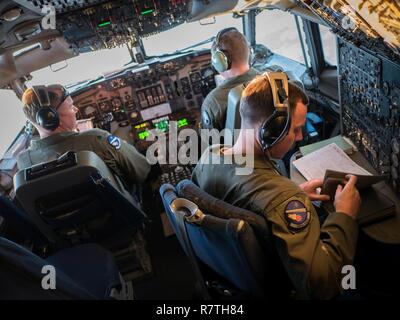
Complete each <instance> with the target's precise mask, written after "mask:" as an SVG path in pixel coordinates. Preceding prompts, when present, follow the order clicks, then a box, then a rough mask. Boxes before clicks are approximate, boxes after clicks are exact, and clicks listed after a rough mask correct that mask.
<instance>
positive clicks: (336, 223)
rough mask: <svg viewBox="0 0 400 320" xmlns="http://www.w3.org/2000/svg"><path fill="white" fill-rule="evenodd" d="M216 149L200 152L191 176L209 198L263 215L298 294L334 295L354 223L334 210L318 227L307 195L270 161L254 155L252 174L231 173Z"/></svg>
mask: <svg viewBox="0 0 400 320" xmlns="http://www.w3.org/2000/svg"><path fill="white" fill-rule="evenodd" d="M220 148H221V145H214V146H212V147H210V148H209V149H207V150H206V151H205V152H204V154H203V155H202V157H201V159H200V161H199V163H198V164H197V166H196V168H195V169H194V171H193V176H192V180H193V181H194V182H195V183H196V184H197V185H198V186H199V187H200V188H201V189H203V190H205V191H206V192H208V193H209V194H211V195H213V196H214V197H216V198H219V199H221V200H224V201H226V202H228V203H230V204H232V205H235V206H238V207H241V208H245V209H248V210H250V211H252V212H254V213H257V214H260V215H263V216H264V217H265V219H267V221H268V225H269V227H270V229H271V232H272V238H273V239H272V242H273V243H274V244H275V249H276V251H277V253H278V255H279V257H280V259H281V262H282V265H283V266H284V268H285V270H286V274H287V275H288V276H289V278H290V280H291V282H292V285H293V287H294V289H295V291H296V293H297V296H298V297H300V298H317V299H329V298H332V297H334V296H335V295H337V294H339V293H340V292H341V276H342V274H341V271H342V267H343V266H344V265H348V264H349V265H350V264H352V260H353V258H354V254H355V249H356V242H357V235H358V227H357V223H356V222H355V221H354V220H353V219H352V218H350V217H349V216H347V215H345V214H343V213H338V212H335V213H331V214H330V215H329V216H328V217H327V219H326V220H325V222H324V224H323V225H322V226H320V222H319V219H318V216H317V213H316V211H315V208H314V207H313V205H312V202H311V201H310V199H309V198H308V197H307V195H306V194H305V193H304V192H303V191H302V190H301V189H300V188H299V187H298V186H297V185H296V184H295V183H294V182H292V181H291V180H289V179H287V178H286V177H284V176H281V175H279V173H278V172H277V171H276V170H275V168H274V165H273V164H272V162H270V161H269V160H268V159H266V158H264V157H263V156H262V155H256V156H255V157H254V170H253V172H252V173H251V174H250V175H237V174H236V171H235V169H236V168H238V167H240V166H239V165H238V164H236V163H235V161H232V162H231V164H229V163H227V160H226V158H224V156H223V155H222V154H221V152H220ZM228 157H229V156H228ZM230 159H231V158H230ZM207 161H208V163H211V164H207ZM211 161H212V162H211ZM212 163H220V164H212ZM270 276H271V275H270ZM282 281H283V280H282Z"/></svg>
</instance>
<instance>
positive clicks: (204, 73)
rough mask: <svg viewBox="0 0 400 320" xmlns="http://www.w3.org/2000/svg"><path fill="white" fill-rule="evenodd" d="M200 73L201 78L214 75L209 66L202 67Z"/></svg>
mask: <svg viewBox="0 0 400 320" xmlns="http://www.w3.org/2000/svg"><path fill="white" fill-rule="evenodd" d="M201 73H202V74H203V78H208V77H213V76H214V71H213V70H212V69H211V68H207V69H204V70H202V72H201Z"/></svg>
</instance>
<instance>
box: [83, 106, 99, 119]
mask: <svg viewBox="0 0 400 320" xmlns="http://www.w3.org/2000/svg"><path fill="white" fill-rule="evenodd" d="M83 112H84V114H85V116H86V117H88V118H90V117H95V116H96V114H97V110H96V108H94V107H93V106H92V105H90V106H87V107H86V108H84V109H83Z"/></svg>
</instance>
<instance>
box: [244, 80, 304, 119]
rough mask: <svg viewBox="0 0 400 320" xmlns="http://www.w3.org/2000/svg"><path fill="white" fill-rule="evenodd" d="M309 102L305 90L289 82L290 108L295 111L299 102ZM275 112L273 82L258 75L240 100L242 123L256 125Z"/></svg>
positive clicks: (291, 111)
mask: <svg viewBox="0 0 400 320" xmlns="http://www.w3.org/2000/svg"><path fill="white" fill-rule="evenodd" d="M299 101H300V102H302V103H303V104H305V105H307V104H308V97H307V95H306V94H305V93H304V91H303V90H302V89H301V88H300V87H298V86H297V85H295V84H294V83H292V82H289V108H290V113H293V111H294V109H295V107H296V105H297V103H298V102H299ZM273 112H274V102H273V98H272V90H271V84H270V83H269V81H268V80H267V78H266V77H265V76H263V75H258V76H257V77H256V78H254V79H253V80H252V81H251V82H250V83H249V84H248V85H247V87H246V88H245V89H244V91H243V93H242V98H241V101H240V116H241V118H242V123H246V124H250V125H255V124H258V123H260V122H261V121H264V120H265V119H267V117H269V116H270V115H271V114H272V113H273Z"/></svg>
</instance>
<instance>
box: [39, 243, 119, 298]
mask: <svg viewBox="0 0 400 320" xmlns="http://www.w3.org/2000/svg"><path fill="white" fill-rule="evenodd" d="M46 261H47V262H49V263H50V264H51V265H53V266H54V267H55V268H56V270H57V269H58V268H59V269H60V270H62V271H63V272H64V273H65V274H66V275H67V276H69V277H70V278H71V279H73V280H74V281H75V282H76V283H78V284H79V285H80V286H82V287H83V288H85V289H86V290H87V291H89V292H90V293H91V294H93V295H94V296H95V297H96V298H98V299H107V298H109V297H110V292H111V289H112V288H115V287H117V286H120V285H121V281H120V275H119V271H118V267H117V265H116V264H115V261H114V257H113V256H112V254H111V253H110V252H109V251H107V250H105V249H103V248H102V247H100V246H99V245H96V244H83V245H79V246H76V247H72V248H67V249H64V250H62V251H60V252H58V253H56V254H54V255H52V256H51V257H49V258H47V259H46Z"/></svg>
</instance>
